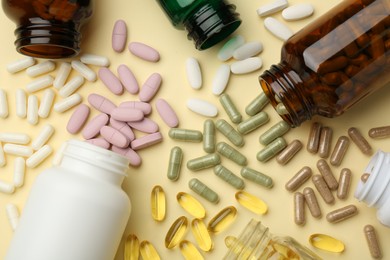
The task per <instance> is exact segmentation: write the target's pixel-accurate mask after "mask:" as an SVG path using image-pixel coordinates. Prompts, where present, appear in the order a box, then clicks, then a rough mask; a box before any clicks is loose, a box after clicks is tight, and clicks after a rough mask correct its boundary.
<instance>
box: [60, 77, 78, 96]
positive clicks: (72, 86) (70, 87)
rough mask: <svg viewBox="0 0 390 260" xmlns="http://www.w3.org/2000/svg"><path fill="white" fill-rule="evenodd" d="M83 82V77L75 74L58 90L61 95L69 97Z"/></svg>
mask: <svg viewBox="0 0 390 260" xmlns="http://www.w3.org/2000/svg"><path fill="white" fill-rule="evenodd" d="M83 84H84V77H83V76H81V75H77V76H75V77H74V78H73V79H71V80H69V82H68V83H66V84H65V85H64V86H63V87H62V88H61V89H60V90H59V91H58V94H60V96H61V97H69V96H70V95H72V94H73V93H74V92H75V91H76V90H77V89H79V88H80V87H81V86H82V85H83Z"/></svg>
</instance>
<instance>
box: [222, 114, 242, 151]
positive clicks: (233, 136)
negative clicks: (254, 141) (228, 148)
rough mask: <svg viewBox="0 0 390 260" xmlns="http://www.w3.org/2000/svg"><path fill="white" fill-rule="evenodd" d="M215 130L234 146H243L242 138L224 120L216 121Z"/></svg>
mask: <svg viewBox="0 0 390 260" xmlns="http://www.w3.org/2000/svg"><path fill="white" fill-rule="evenodd" d="M215 126H216V127H217V129H218V130H219V131H220V132H221V133H222V134H223V135H224V136H225V137H226V138H227V139H229V141H230V142H232V143H233V144H234V145H235V146H238V147H242V146H244V144H245V141H244V138H243V137H242V136H241V134H240V133H239V132H237V131H236V130H235V129H234V128H233V127H232V126H231V125H230V124H229V123H228V122H226V120H224V119H218V120H217V122H216V123H215Z"/></svg>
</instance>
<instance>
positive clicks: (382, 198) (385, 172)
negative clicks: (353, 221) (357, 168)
mask: <svg viewBox="0 0 390 260" xmlns="http://www.w3.org/2000/svg"><path fill="white" fill-rule="evenodd" d="M364 173H367V174H369V177H368V179H367V180H366V181H363V180H360V181H359V183H358V185H357V188H356V191H355V198H357V199H358V200H359V201H364V202H365V203H367V205H368V206H369V207H375V208H377V209H378V211H377V218H378V220H379V221H380V222H381V223H382V224H383V225H386V226H388V227H390V153H385V152H383V151H378V152H377V153H376V154H375V155H374V156H373V157H372V159H371V160H370V162H369V163H368V165H367V167H366V169H365V171H364Z"/></svg>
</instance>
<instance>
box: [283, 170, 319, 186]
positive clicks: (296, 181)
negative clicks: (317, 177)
mask: <svg viewBox="0 0 390 260" xmlns="http://www.w3.org/2000/svg"><path fill="white" fill-rule="evenodd" d="M312 174H313V172H312V170H311V168H310V167H308V166H304V167H303V168H302V169H301V170H299V171H298V172H297V173H296V174H295V175H294V176H293V177H292V178H291V179H290V180H289V181H288V182H287V183H286V185H285V188H286V190H288V191H291V192H293V191H296V190H297V189H298V188H299V187H301V186H302V185H303V184H304V183H305V182H306V181H307V180H308V179H309V178H310V177H311V176H312Z"/></svg>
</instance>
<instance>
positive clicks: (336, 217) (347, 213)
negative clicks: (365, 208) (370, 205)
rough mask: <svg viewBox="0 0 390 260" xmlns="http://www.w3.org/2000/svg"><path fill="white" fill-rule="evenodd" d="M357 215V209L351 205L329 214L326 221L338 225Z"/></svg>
mask: <svg viewBox="0 0 390 260" xmlns="http://www.w3.org/2000/svg"><path fill="white" fill-rule="evenodd" d="M357 213H358V209H357V207H356V206H355V205H352V204H351V205H348V206H345V207H342V208H339V209H336V210H333V211H331V212H329V213H328V214H326V220H327V221H328V222H330V223H337V222H340V221H343V220H345V219H347V218H350V217H353V216H355V215H356V214H357Z"/></svg>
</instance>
